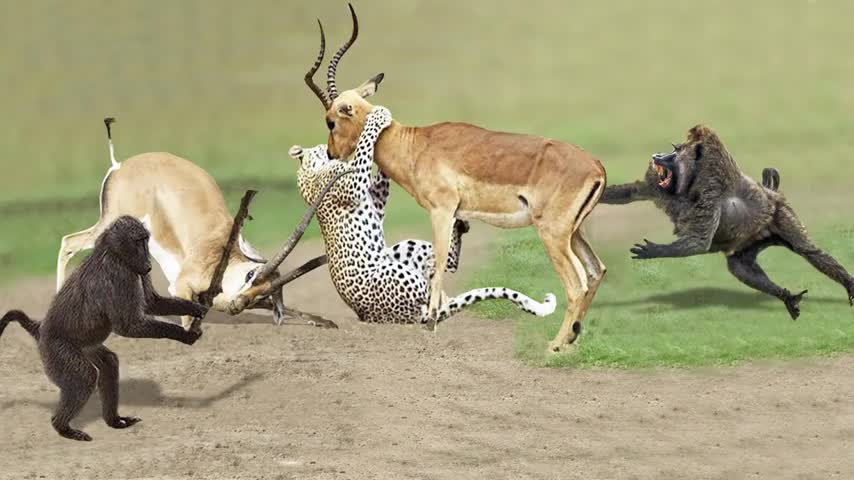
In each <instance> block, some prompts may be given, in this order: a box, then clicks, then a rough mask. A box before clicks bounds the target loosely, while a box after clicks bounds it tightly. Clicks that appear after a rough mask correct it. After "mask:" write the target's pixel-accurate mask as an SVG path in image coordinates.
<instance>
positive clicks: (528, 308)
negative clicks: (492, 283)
mask: <svg viewBox="0 0 854 480" xmlns="http://www.w3.org/2000/svg"><path fill="white" fill-rule="evenodd" d="M500 299H504V300H510V301H511V302H513V303H514V304H515V305H516V306H517V307H519V308H520V309H521V310H522V311H523V312H527V313H530V314H531V315H536V316H538V317H545V316H546V315H551V314H552V313H553V312H554V311H555V305H556V303H557V301H556V299H555V296H554V294H551V293H548V294H546V298H545V299H544V300H543V302H542V303H540V302H538V301H536V300H534V299H533V298H531V297H529V296H527V295H525V294H524V293H520V292H517V291H516V290H511V289H509V288H503V287H494V288H476V289H474V290H470V291H468V292H466V293H463V294H462V295H457V296H456V297H454V298H451V299H449V300H448V301H447V303H445V306H444V307H442V309H441V310H439V321H442V320H445V319H447V318H448V317H451V316H453V315H455V314H457V313H458V312H459V311H460V310H462V309H464V308H466V307H468V306H470V305H474V304H475V303H478V302H482V301H484V300H500Z"/></svg>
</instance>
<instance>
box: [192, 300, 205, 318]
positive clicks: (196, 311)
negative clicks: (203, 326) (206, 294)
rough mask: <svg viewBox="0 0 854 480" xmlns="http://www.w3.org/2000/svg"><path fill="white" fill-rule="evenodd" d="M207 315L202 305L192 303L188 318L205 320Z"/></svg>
mask: <svg viewBox="0 0 854 480" xmlns="http://www.w3.org/2000/svg"><path fill="white" fill-rule="evenodd" d="M207 314H208V307H206V306H204V305H202V304H201V303H196V302H193V311H192V312H190V316H191V317H193V318H199V319H201V318H205V316H206V315H207Z"/></svg>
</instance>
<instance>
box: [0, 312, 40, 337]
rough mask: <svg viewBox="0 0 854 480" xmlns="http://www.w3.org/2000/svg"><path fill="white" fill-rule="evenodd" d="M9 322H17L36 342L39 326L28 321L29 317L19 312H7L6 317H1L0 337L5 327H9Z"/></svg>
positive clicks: (34, 322)
mask: <svg viewBox="0 0 854 480" xmlns="http://www.w3.org/2000/svg"><path fill="white" fill-rule="evenodd" d="M11 322H18V323H19V324H21V326H22V327H24V330H26V331H27V333H29V334H30V335H32V337H33V338H34V339H36V341H38V339H39V326H40V325H41V324H40V323H39V322H37V321H35V320H30V317H28V316H27V314H26V313H24V312H22V311H20V310H9V312H7V313H6V315H3V318H2V319H0V335H3V330H5V329H6V325H9V323H11Z"/></svg>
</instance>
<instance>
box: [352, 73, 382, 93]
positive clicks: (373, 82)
mask: <svg viewBox="0 0 854 480" xmlns="http://www.w3.org/2000/svg"><path fill="white" fill-rule="evenodd" d="M383 78H385V74H384V73H380V74H377V76H375V77H374V78H372V79H370V80H368V81H367V82H365V83H363V84H361V85H359V87H358V88H356V93H358V94H359V96H360V97H362V98H368V97H370V96H371V95H373V94H375V93H377V89H378V88H379V86H380V83H382V82H383Z"/></svg>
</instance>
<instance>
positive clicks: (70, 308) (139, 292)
mask: <svg viewBox="0 0 854 480" xmlns="http://www.w3.org/2000/svg"><path fill="white" fill-rule="evenodd" d="M150 271H151V262H150V261H149V257H148V230H146V229H145V227H144V226H143V225H142V223H140V222H139V221H138V220H136V219H135V218H133V217H127V216H125V217H120V218H118V219H117V220H116V221H115V222H113V224H112V225H110V227H109V228H108V229H107V230H106V231H104V233H103V234H102V235H101V236H100V237H98V239H97V241H96V242H95V249H94V251H93V253H92V255H91V256H90V257H89V258H87V259H86V260H85V261H84V262H83V264H82V265H81V266H80V268H78V269H77V270H76V271H75V272H74V273H73V274H72V275H71V277H69V279H68V281H67V282H66V283H65V285H64V286H63V287H62V289H61V290H60V291H59V293H57V294H56V297H55V298H54V300H53V303H52V304H51V306H50V309H49V310H48V312H47V316H45V319H44V321H42V322H41V323H39V322H35V321H33V320H30V318H29V317H27V315H26V314H25V313H24V312H22V311H20V310H12V311H10V312H8V313H7V314H6V315H4V316H3V318H2V319H0V335H2V333H3V330H4V329H5V328H6V325H8V324H9V322H12V321H17V322H18V323H20V324H21V326H22V327H24V329H25V330H26V331H27V332H29V333H30V335H32V336H33V338H35V339H36V341H37V342H38V348H39V353H40V355H41V358H42V362H43V363H44V367H45V373H47V376H48V378H50V380H51V381H52V382H53V383H55V384H56V385H57V386H58V387H59V389H60V398H59V405H58V406H57V407H56V412H55V414H54V416H53V418H51V423H52V424H53V428H54V429H56V431H57V432H58V433H59V434H60V435H61V436H63V437H65V438H70V439H73V440H85V441H89V440H92V437H90V436H89V435H87V434H86V433H84V432H82V431H80V430H76V429H74V428H71V426H70V425H69V422H70V421H71V420H72V419H73V418H74V417H76V416H77V414H78V413H80V409H82V408H83V406H84V405H85V404H86V401H87V400H88V399H89V396H90V395H91V394H92V392H93V391H94V390H95V387H96V386H97V387H98V392H99V393H100V396H101V407H102V409H103V417H104V421H106V422H107V425H109V426H111V427H113V428H127V427H129V426H131V425H133V424H135V423H136V422H138V421H139V419H138V418H135V417H121V416H119V413H118V405H119V359H118V357H117V356H116V354H115V353H113V352H112V351H110V350H109V349H108V348H107V347H105V346H104V345H103V343H104V341H105V340H106V339H107V337H109V336H110V333H111V332H112V333H115V334H117V335H121V336H123V337H131V338H169V339H172V340H177V341H179V342H181V343H185V344H187V345H192V344H193V343H195V342H196V340H198V339H199V337H200V336H201V334H202V333H201V330H200V329H199V328H198V325H195V328H193V329H192V330H191V331H189V332H188V331H186V330H184V329H183V328H182V327H181V326H180V325H176V324H172V323H168V322H161V321H158V320H156V319H154V318H152V317H150V316H148V315H190V316H193V317H197V318H201V317H204V316H205V314H206V313H207V308H205V307H204V306H203V305H200V304H198V303H195V302H190V301H186V300H181V299H175V298H164V297H161V296H160V295H158V294H157V292H155V291H154V287H153V286H152V284H151V278H150V276H149V272H150Z"/></svg>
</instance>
